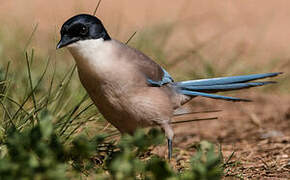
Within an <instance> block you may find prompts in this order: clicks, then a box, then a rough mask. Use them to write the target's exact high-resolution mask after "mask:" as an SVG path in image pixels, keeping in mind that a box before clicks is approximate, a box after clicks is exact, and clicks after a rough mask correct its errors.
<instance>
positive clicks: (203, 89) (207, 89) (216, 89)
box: [181, 81, 276, 93]
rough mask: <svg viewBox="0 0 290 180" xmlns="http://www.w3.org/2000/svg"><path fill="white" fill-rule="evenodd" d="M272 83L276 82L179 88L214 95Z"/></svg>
mask: <svg viewBox="0 0 290 180" xmlns="http://www.w3.org/2000/svg"><path fill="white" fill-rule="evenodd" d="M273 83H276V82H274V81H266V82H248V83H234V84H224V85H207V86H184V87H181V88H182V89H185V90H190V91H198V92H208V93H215V92H221V91H231V90H236V89H245V88H251V87H256V86H263V85H266V84H273Z"/></svg>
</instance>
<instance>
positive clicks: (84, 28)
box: [80, 26, 88, 35]
mask: <svg viewBox="0 0 290 180" xmlns="http://www.w3.org/2000/svg"><path fill="white" fill-rule="evenodd" d="M87 33H88V28H87V26H82V27H81V29H80V34H81V35H86V34H87Z"/></svg>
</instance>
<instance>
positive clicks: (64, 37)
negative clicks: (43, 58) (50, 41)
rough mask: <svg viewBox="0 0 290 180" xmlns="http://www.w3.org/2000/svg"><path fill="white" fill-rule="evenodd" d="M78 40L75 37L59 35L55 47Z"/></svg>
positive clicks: (58, 47)
mask: <svg viewBox="0 0 290 180" xmlns="http://www.w3.org/2000/svg"><path fill="white" fill-rule="evenodd" d="M78 40H79V39H77V38H71V37H68V36H66V35H64V36H62V37H61V39H60V41H59V42H58V44H57V46H56V49H60V48H62V47H65V46H67V45H69V44H71V43H74V42H76V41H78Z"/></svg>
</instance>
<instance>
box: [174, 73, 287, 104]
mask: <svg viewBox="0 0 290 180" xmlns="http://www.w3.org/2000/svg"><path fill="white" fill-rule="evenodd" d="M279 74H282V73H281V72H278V73H266V74H253V75H244V76H232V77H220V78H212V79H198V80H190V81H182V82H176V83H175V86H176V87H177V89H178V92H179V93H181V94H184V95H188V96H203V97H208V98H214V99H223V100H228V101H250V100H247V99H241V98H235V97H227V96H221V95H216V94H208V93H216V92H222V91H231V90H237V89H245V88H250V87H255V86H263V85H266V84H272V83H275V82H274V81H264V82H249V81H253V80H257V79H263V78H268V77H274V76H277V75H279Z"/></svg>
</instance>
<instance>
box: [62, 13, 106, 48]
mask: <svg viewBox="0 0 290 180" xmlns="http://www.w3.org/2000/svg"><path fill="white" fill-rule="evenodd" d="M60 34H61V40H60V41H59V43H58V44H57V47H56V48H57V49H58V48H62V47H65V46H67V45H69V44H72V43H74V42H77V41H80V40H88V39H99V38H103V39H104V40H110V39H111V38H110V36H109V35H108V33H107V31H106V29H105V28H104V26H103V24H102V22H101V21H100V20H99V19H98V18H97V17H95V16H91V15H89V14H79V15H76V16H74V17H72V18H70V19H68V20H67V21H66V22H65V23H64V24H63V25H62V27H61V30H60Z"/></svg>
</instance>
